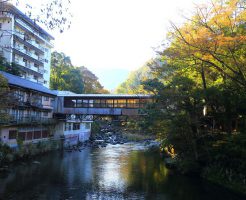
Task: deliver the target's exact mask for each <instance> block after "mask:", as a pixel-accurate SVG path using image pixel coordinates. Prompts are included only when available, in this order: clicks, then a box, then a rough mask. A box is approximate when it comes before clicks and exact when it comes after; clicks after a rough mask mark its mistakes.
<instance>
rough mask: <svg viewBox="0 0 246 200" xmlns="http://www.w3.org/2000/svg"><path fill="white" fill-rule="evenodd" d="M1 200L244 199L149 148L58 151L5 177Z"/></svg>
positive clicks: (0, 185) (0, 181)
mask: <svg viewBox="0 0 246 200" xmlns="http://www.w3.org/2000/svg"><path fill="white" fill-rule="evenodd" d="M0 199H4V200H5V199H6V200H11V199H13V200H16V199H23V200H29V199H33V200H34V199H41V200H43V199H44V200H46V199H51V200H56V199H59V200H63V199H64V200H65V199H67V200H70V199H79V200H80V199H81V200H82V199H88V200H90V199H96V200H97V199H102V200H104V199H105V200H108V199H116V200H118V199H136V200H139V199H148V200H149V199H150V200H151V199H160V200H241V199H243V198H242V197H241V198H240V197H238V196H236V195H235V194H233V193H230V192H229V191H227V190H225V189H222V188H220V187H217V186H215V185H213V184H210V183H208V182H205V181H202V180H201V179H194V178H190V177H185V176H182V175H178V174H177V173H175V172H173V171H170V170H168V169H167V168H166V167H165V165H164V163H163V159H162V158H161V157H160V155H159V154H158V152H157V151H155V152H153V151H147V150H146V147H145V146H144V145H143V144H137V143H129V144H124V145H108V146H107V147H106V148H101V149H92V148H85V149H83V150H82V151H81V152H79V151H77V152H54V153H51V154H49V155H46V156H42V157H40V158H39V159H37V158H36V161H35V162H33V161H29V162H26V163H20V164H18V165H17V166H15V167H13V168H12V170H11V172H10V173H9V174H6V175H5V176H3V175H1V176H0Z"/></svg>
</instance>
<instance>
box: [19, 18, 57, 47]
mask: <svg viewBox="0 0 246 200" xmlns="http://www.w3.org/2000/svg"><path fill="white" fill-rule="evenodd" d="M15 25H17V26H18V27H19V28H21V29H22V30H24V31H26V32H29V33H30V34H32V35H34V36H35V37H36V38H38V39H39V40H41V41H42V42H45V43H46V44H48V45H50V46H51V47H53V46H54V45H53V44H52V43H51V42H50V41H48V40H47V38H46V37H45V36H44V35H43V34H41V33H39V32H37V31H35V30H34V29H33V28H31V27H29V26H28V25H26V24H25V23H23V22H22V21H21V20H19V19H16V20H15Z"/></svg>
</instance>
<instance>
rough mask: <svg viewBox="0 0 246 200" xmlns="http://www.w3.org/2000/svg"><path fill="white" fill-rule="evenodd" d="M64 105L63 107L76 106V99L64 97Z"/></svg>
mask: <svg viewBox="0 0 246 200" xmlns="http://www.w3.org/2000/svg"><path fill="white" fill-rule="evenodd" d="M64 107H65V108H75V107H76V100H75V99H69V98H64Z"/></svg>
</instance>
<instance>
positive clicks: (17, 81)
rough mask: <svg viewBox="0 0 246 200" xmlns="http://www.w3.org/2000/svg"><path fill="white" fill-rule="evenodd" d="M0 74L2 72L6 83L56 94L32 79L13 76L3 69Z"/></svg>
mask: <svg viewBox="0 0 246 200" xmlns="http://www.w3.org/2000/svg"><path fill="white" fill-rule="evenodd" d="M0 74H2V75H3V76H4V77H5V78H6V79H7V80H8V83H9V84H10V85H14V86H18V87H22V88H27V89H31V90H35V91H38V92H42V93H46V94H50V95H54V96H56V93H55V92H54V91H52V90H50V89H48V88H47V87H45V86H43V85H41V84H39V83H35V82H32V81H29V80H26V79H24V78H21V77H19V76H15V75H13V74H9V73H6V72H3V71H0Z"/></svg>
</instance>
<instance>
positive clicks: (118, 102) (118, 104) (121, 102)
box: [114, 99, 126, 108]
mask: <svg viewBox="0 0 246 200" xmlns="http://www.w3.org/2000/svg"><path fill="white" fill-rule="evenodd" d="M114 107H115V108H124V107H126V99H115V100H114Z"/></svg>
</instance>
